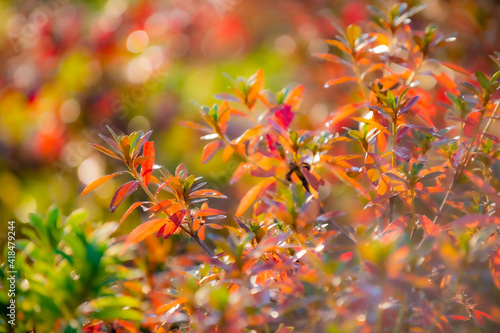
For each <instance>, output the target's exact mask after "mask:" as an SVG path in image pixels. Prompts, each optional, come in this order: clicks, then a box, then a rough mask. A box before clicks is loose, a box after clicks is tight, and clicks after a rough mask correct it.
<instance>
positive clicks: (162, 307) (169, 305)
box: [156, 297, 188, 315]
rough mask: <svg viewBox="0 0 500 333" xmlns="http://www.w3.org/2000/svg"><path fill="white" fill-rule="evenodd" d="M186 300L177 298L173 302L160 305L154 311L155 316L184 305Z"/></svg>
mask: <svg viewBox="0 0 500 333" xmlns="http://www.w3.org/2000/svg"><path fill="white" fill-rule="evenodd" d="M187 300H188V299H187V298H186V297H179V298H177V299H175V300H173V301H172V302H169V303H167V304H163V305H160V306H159V307H158V308H157V309H156V314H158V315H161V314H163V313H165V312H167V311H168V310H170V309H172V308H173V307H178V306H180V305H182V304H184V303H186V301H187Z"/></svg>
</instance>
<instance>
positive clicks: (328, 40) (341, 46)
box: [325, 39, 352, 55]
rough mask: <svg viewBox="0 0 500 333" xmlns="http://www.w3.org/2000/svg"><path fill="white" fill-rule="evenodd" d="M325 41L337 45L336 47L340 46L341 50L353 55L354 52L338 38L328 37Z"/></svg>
mask: <svg viewBox="0 0 500 333" xmlns="http://www.w3.org/2000/svg"><path fill="white" fill-rule="evenodd" d="M325 42H327V43H328V44H330V45H333V46H335V47H336V48H338V49H339V50H341V51H342V52H345V53H347V54H348V55H351V54H352V51H351V50H350V49H349V48H348V47H347V46H345V45H344V44H342V43H341V42H339V41H338V40H335V39H327V40H325Z"/></svg>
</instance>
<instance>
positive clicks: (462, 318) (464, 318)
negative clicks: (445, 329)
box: [446, 316, 470, 321]
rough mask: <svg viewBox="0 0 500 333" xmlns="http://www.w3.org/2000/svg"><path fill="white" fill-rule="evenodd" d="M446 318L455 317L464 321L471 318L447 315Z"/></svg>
mask: <svg viewBox="0 0 500 333" xmlns="http://www.w3.org/2000/svg"><path fill="white" fill-rule="evenodd" d="M446 318H449V319H455V320H463V321H467V320H470V318H469V317H464V316H446Z"/></svg>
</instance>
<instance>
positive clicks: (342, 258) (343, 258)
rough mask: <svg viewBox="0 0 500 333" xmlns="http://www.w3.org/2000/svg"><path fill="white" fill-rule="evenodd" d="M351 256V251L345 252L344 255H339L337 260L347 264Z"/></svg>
mask: <svg viewBox="0 0 500 333" xmlns="http://www.w3.org/2000/svg"><path fill="white" fill-rule="evenodd" d="M352 256H353V253H352V251H351V252H346V253H342V254H341V255H340V257H339V259H340V261H342V262H343V263H348V262H349V261H351V259H352Z"/></svg>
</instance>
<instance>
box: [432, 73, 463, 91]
mask: <svg viewBox="0 0 500 333" xmlns="http://www.w3.org/2000/svg"><path fill="white" fill-rule="evenodd" d="M432 76H433V77H434V78H435V79H436V80H437V81H438V82H439V83H441V84H442V85H443V86H445V87H446V89H448V90H449V91H451V92H452V93H454V94H459V93H460V91H459V90H458V88H457V84H456V83H455V81H453V80H452V79H451V78H450V77H449V76H448V74H446V72H441V74H439V75H437V74H434V73H432Z"/></svg>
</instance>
